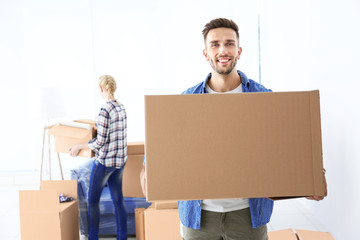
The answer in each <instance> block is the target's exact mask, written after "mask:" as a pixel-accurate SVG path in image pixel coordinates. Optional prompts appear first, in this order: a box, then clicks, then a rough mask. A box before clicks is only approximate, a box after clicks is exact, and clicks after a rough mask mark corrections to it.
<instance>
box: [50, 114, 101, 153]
mask: <svg viewBox="0 0 360 240" xmlns="http://www.w3.org/2000/svg"><path fill="white" fill-rule="evenodd" d="M75 122H79V123H86V124H90V125H91V126H92V129H83V128H78V127H71V126H64V125H60V124H59V125H54V126H53V127H51V129H50V130H49V132H48V134H49V135H53V136H54V138H55V152H59V153H67V154H68V153H69V148H70V147H71V146H73V145H75V144H78V143H83V142H88V141H89V140H91V139H93V138H94V137H96V127H95V121H93V120H76V121H75ZM78 156H81V157H88V158H91V157H94V156H95V154H94V152H93V151H92V150H91V149H83V150H81V151H80V152H79V155H78Z"/></svg>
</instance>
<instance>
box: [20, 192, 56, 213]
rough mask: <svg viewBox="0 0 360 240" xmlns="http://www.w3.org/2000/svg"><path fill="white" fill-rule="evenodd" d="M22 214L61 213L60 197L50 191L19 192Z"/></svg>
mask: <svg viewBox="0 0 360 240" xmlns="http://www.w3.org/2000/svg"><path fill="white" fill-rule="evenodd" d="M19 204H20V214H25V213H27V214H29V213H34V214H36V213H46V212H56V213H58V212H59V205H60V202H59V195H58V194H57V192H56V191H54V190H51V189H48V190H45V191H39V190H22V191H19Z"/></svg>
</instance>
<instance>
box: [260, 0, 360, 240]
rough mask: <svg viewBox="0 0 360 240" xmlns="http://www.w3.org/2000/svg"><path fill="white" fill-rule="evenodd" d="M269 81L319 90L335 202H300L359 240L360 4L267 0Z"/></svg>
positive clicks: (338, 232)
mask: <svg viewBox="0 0 360 240" xmlns="http://www.w3.org/2000/svg"><path fill="white" fill-rule="evenodd" d="M261 3H262V5H261V30H262V31H261V40H262V41H261V42H262V45H261V49H262V52H261V54H262V55H261V59H262V81H263V83H264V84H265V85H266V86H268V87H270V88H272V89H273V90H274V91H298V90H312V89H319V90H320V98H321V99H320V100H321V114H322V137H323V139H322V140H323V159H324V165H325V168H326V170H327V174H326V176H327V181H328V191H329V196H328V197H327V198H326V199H325V200H324V201H321V202H313V201H309V200H301V203H302V204H303V205H304V206H305V207H308V208H309V209H310V210H311V212H312V213H313V214H314V215H315V216H316V217H317V218H318V219H319V220H320V221H321V222H322V224H323V225H324V226H326V228H327V229H328V231H330V232H331V233H332V235H333V236H334V238H335V239H336V240H349V239H359V232H358V229H357V225H358V223H359V220H358V219H359V215H360V205H359V203H358V202H359V197H360V188H359V183H360V174H359V172H360V163H359V158H360V154H359V151H358V150H359V149H358V148H359V140H358V137H359V135H360V127H359V122H360V105H359V102H360V95H359V93H358V88H359V86H360V83H359V81H360V77H359V76H358V75H359V74H358V69H359V58H360V47H359V43H360V30H359V29H360V28H359V26H358V23H359V22H360V15H359V13H360V2H359V1H351V0H341V1H340V0H333V1H325V0H324V1H320V0H317V1H312V0H305V1H285V0H284V1H281V0H271V1H270V0H263V1H261Z"/></svg>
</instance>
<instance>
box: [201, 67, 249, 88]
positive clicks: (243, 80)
mask: <svg viewBox="0 0 360 240" xmlns="http://www.w3.org/2000/svg"><path fill="white" fill-rule="evenodd" d="M237 73H238V74H239V76H240V78H241V83H242V87H243V92H247V89H248V85H249V79H248V78H247V76H246V75H245V73H243V72H241V71H239V70H237ZM210 78H211V73H209V74H208V75H207V76H206V78H205V81H204V82H203V84H202V88H201V89H202V92H201V93H208V92H207V91H206V84H207V83H208V81H209V80H210Z"/></svg>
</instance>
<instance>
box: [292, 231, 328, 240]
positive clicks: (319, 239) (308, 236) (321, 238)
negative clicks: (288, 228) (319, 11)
mask: <svg viewBox="0 0 360 240" xmlns="http://www.w3.org/2000/svg"><path fill="white" fill-rule="evenodd" d="M296 234H297V236H298V238H299V240H314V239H316V240H335V239H334V238H333V237H332V236H331V234H330V233H328V232H318V231H309V230H300V229H296Z"/></svg>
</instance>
